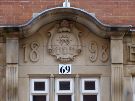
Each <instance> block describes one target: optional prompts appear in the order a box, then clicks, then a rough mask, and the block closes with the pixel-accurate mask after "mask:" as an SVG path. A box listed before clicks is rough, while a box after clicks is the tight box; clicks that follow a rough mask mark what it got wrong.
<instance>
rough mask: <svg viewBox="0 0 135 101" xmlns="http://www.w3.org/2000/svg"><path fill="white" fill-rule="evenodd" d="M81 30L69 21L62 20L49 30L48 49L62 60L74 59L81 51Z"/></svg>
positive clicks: (64, 61)
mask: <svg viewBox="0 0 135 101" xmlns="http://www.w3.org/2000/svg"><path fill="white" fill-rule="evenodd" d="M79 33H80V31H79V30H78V29H77V28H76V27H75V26H74V25H73V24H72V23H70V22H69V21H67V20H62V21H61V22H60V23H59V24H56V26H55V27H54V28H52V29H51V30H50V31H49V41H48V51H49V53H50V54H51V55H53V56H56V59H57V60H58V61H60V62H63V63H66V62H70V61H73V60H74V57H75V56H77V55H78V54H79V53H80V52H81V43H80V39H79Z"/></svg>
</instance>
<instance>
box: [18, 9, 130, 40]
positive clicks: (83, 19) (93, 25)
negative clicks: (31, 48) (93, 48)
mask: <svg viewBox="0 0 135 101" xmlns="http://www.w3.org/2000/svg"><path fill="white" fill-rule="evenodd" d="M63 19H67V20H71V21H74V22H77V23H80V24H82V25H84V26H86V27H87V28H88V29H89V30H90V31H92V32H93V33H94V34H96V35H98V36H100V37H102V38H108V37H110V33H108V32H111V31H117V32H121V31H129V28H130V27H131V26H130V25H125V26H124V25H122V26H110V25H106V24H103V23H101V22H100V21H99V20H98V19H97V18H96V17H95V16H93V15H92V14H91V13H88V12H87V11H84V10H82V9H80V8H74V7H70V8H63V7H56V8H51V9H47V10H45V11H43V12H41V13H40V14H39V15H38V16H36V17H35V18H33V19H31V20H30V21H29V22H27V23H26V24H24V25H20V26H17V28H19V29H20V30H21V31H22V37H28V36H31V35H32V34H34V33H35V32H36V31H38V30H39V29H40V28H41V27H43V26H44V25H47V24H49V23H51V22H54V21H58V20H63Z"/></svg>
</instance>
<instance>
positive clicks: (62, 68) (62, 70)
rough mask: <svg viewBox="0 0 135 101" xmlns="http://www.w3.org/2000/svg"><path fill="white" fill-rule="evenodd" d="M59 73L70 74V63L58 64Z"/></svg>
mask: <svg viewBox="0 0 135 101" xmlns="http://www.w3.org/2000/svg"><path fill="white" fill-rule="evenodd" d="M59 74H71V64H59Z"/></svg>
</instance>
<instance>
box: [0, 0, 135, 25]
mask: <svg viewBox="0 0 135 101" xmlns="http://www.w3.org/2000/svg"><path fill="white" fill-rule="evenodd" d="M63 1H64V0H0V25H13V24H14V25H16V24H24V23H26V22H27V21H28V20H30V19H31V18H32V14H33V13H37V12H41V11H43V10H45V9H48V8H53V7H61V6H62V3H63ZM69 1H70V2H71V6H72V7H77V8H81V9H84V10H86V11H88V12H90V13H95V15H96V17H97V18H98V19H99V20H100V21H101V22H103V23H105V24H110V25H134V26H135V0H69Z"/></svg>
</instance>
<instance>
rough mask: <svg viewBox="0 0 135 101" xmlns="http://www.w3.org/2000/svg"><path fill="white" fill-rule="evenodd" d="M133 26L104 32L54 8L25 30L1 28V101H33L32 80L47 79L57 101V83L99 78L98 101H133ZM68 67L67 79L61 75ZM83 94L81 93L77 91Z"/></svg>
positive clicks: (84, 16)
mask: <svg viewBox="0 0 135 101" xmlns="http://www.w3.org/2000/svg"><path fill="white" fill-rule="evenodd" d="M132 29H133V28H132V27H131V26H128V25H127V26H108V25H104V24H102V23H101V22H99V21H98V20H97V18H96V17H95V16H93V15H91V14H90V13H88V12H86V11H84V10H81V9H78V8H72V7H70V8H63V7H60V8H52V9H49V10H46V11H44V12H43V13H41V14H40V15H38V16H37V17H35V18H34V19H32V20H31V21H29V22H28V23H27V24H25V25H21V26H11V27H8V26H4V27H1V29H0V33H1V40H0V41H1V43H0V50H1V52H0V59H1V61H0V63H1V66H0V84H1V85H2V86H1V87H0V96H1V97H0V101H32V100H31V98H30V92H31V86H30V85H31V83H30V79H32V78H36V79H39V78H49V83H50V84H49V99H50V101H54V100H56V98H55V91H56V89H55V90H54V85H55V84H56V83H55V79H57V78H67V79H68V78H74V81H75V83H76V85H75V87H74V90H75V91H74V101H82V100H81V99H80V92H79V87H80V81H79V80H80V79H81V78H92V77H93V78H98V79H99V88H100V95H99V99H97V101H133V78H134V75H135V67H134V66H135V50H134V48H135V45H134V44H135V39H134V37H135V36H134V32H133V30H132ZM59 64H71V65H72V69H71V74H59V69H58V66H59ZM80 89H81V88H80Z"/></svg>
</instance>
